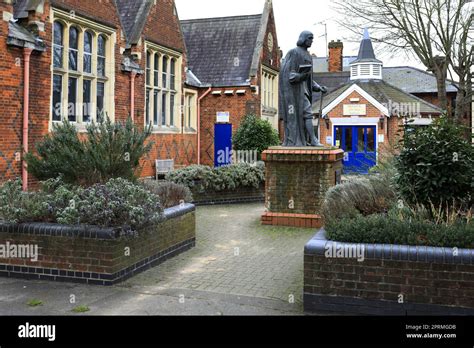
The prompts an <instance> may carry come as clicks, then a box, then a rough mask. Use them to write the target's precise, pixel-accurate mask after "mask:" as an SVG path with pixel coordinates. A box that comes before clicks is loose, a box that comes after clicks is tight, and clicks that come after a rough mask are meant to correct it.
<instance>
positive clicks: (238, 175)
mask: <svg viewBox="0 0 474 348" xmlns="http://www.w3.org/2000/svg"><path fill="white" fill-rule="evenodd" d="M166 180H167V181H171V182H174V183H176V184H181V185H184V186H186V187H189V188H190V189H191V190H192V191H193V192H198V193H203V192H206V191H216V192H219V191H224V190H235V189H237V188H240V187H254V188H259V187H260V185H261V184H262V183H264V182H265V166H264V164H263V163H262V162H259V163H257V164H256V165H251V164H247V163H239V164H235V165H230V166H224V167H219V168H211V167H208V166H190V167H186V168H183V169H179V170H175V171H173V172H171V173H169V174H168V175H167V176H166Z"/></svg>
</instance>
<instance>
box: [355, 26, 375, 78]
mask: <svg viewBox="0 0 474 348" xmlns="http://www.w3.org/2000/svg"><path fill="white" fill-rule="evenodd" d="M350 67H351V80H382V68H383V63H382V62H381V61H380V60H377V59H376V58H375V53H374V47H373V46H372V40H371V39H370V35H369V31H368V30H367V28H366V29H365V30H364V37H363V39H362V42H361V43H360V49H359V56H358V57H357V59H356V60H355V61H353V62H352V63H351V64H350Z"/></svg>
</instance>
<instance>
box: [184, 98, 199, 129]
mask: <svg viewBox="0 0 474 348" xmlns="http://www.w3.org/2000/svg"><path fill="white" fill-rule="evenodd" d="M197 98H198V93H197V91H195V90H192V89H185V90H184V107H183V114H184V122H183V125H184V127H183V128H184V133H187V134H196V133H197Z"/></svg>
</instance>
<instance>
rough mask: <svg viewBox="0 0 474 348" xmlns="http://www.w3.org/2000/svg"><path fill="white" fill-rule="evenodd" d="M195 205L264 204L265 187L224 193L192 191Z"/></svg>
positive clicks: (240, 188)
mask: <svg viewBox="0 0 474 348" xmlns="http://www.w3.org/2000/svg"><path fill="white" fill-rule="evenodd" d="M192 193H193V198H194V204H195V205H212V204H236V203H250V202H262V203H263V202H265V186H264V185H263V184H262V185H261V186H260V187H259V188H258V189H257V188H255V187H239V188H238V189H236V190H224V191H218V192H217V191H206V192H197V191H192Z"/></svg>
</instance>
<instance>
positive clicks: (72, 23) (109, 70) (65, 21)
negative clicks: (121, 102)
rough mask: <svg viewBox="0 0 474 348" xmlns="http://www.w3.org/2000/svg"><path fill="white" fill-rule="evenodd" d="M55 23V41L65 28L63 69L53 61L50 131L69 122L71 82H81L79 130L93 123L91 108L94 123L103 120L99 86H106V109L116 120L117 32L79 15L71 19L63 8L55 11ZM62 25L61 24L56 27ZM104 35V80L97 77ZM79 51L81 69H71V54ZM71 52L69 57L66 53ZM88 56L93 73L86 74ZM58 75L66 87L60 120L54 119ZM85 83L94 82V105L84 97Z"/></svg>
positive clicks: (78, 114) (53, 17)
mask: <svg viewBox="0 0 474 348" xmlns="http://www.w3.org/2000/svg"><path fill="white" fill-rule="evenodd" d="M51 23H52V27H53V38H54V36H55V32H54V29H56V28H59V25H60V26H61V27H62V38H63V40H62V41H63V42H62V60H61V61H62V67H58V66H55V62H54V59H52V62H51V81H52V83H51V100H50V103H51V108H50V110H51V111H50V117H49V129H50V130H52V129H53V124H55V123H62V122H64V121H65V120H67V119H69V118H68V116H69V112H68V110H69V109H68V107H69V105H68V99H69V91H68V85H69V79H70V78H75V79H77V86H76V105H77V107H76V119H75V121H74V122H72V123H73V124H74V125H76V127H77V128H78V129H79V131H81V132H82V131H85V126H86V125H87V124H89V123H90V122H88V120H87V119H86V116H87V114H88V112H87V109H86V108H89V110H90V112H89V114H90V116H91V121H94V122H96V121H97V120H98V118H99V116H100V115H99V111H98V110H97V105H98V103H97V100H98V92H99V91H98V84H99V83H104V93H103V94H104V97H103V103H104V108H103V110H104V111H105V112H106V113H107V114H108V116H109V117H110V119H111V120H114V119H115V110H114V107H113V104H114V94H115V93H114V90H115V68H114V65H115V57H114V56H115V54H114V53H115V43H116V32H115V29H113V28H109V27H107V26H105V25H102V24H99V23H96V22H93V21H91V20H88V19H85V18H81V17H78V16H71V14H70V13H69V12H65V11H63V10H60V9H56V8H53V9H52V16H51ZM56 23H58V24H59V25H56ZM71 28H75V29H76V30H77V33H78V35H77V49H76V48H75V47H72V48H71V47H70V44H69V33H70V30H71ZM86 35H91V39H92V42H91V51H92V52H87V51H86V49H85V46H86ZM100 35H102V36H103V37H104V38H105V71H104V73H105V76H104V77H101V76H98V74H97V70H96V69H97V54H98V38H99V36H100ZM58 47H61V46H59V45H58V44H56V43H55V42H54V39H53V45H52V47H51V49H52V54H53V57H54V54H55V53H54V52H55V50H57V49H58ZM71 50H72V51H73V52H77V60H76V63H77V70H71V69H70V66H69V54H70V53H69V52H71ZM66 52H67V54H65V53H66ZM86 56H90V58H88V59H90V61H91V66H90V69H91V72H88V71H86V69H85V65H86ZM55 76H61V79H62V88H61V110H60V114H61V116H60V119H58V118H57V117H54V115H53V112H54V107H55V106H54V105H53V101H54V100H53V99H54V95H53V92H54V80H55ZM84 81H91V82H90V84H91V86H90V99H91V100H90V103H88V104H89V105H85V104H84V103H85V101H86V102H87V98H85V96H84V87H85V82H84Z"/></svg>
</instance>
